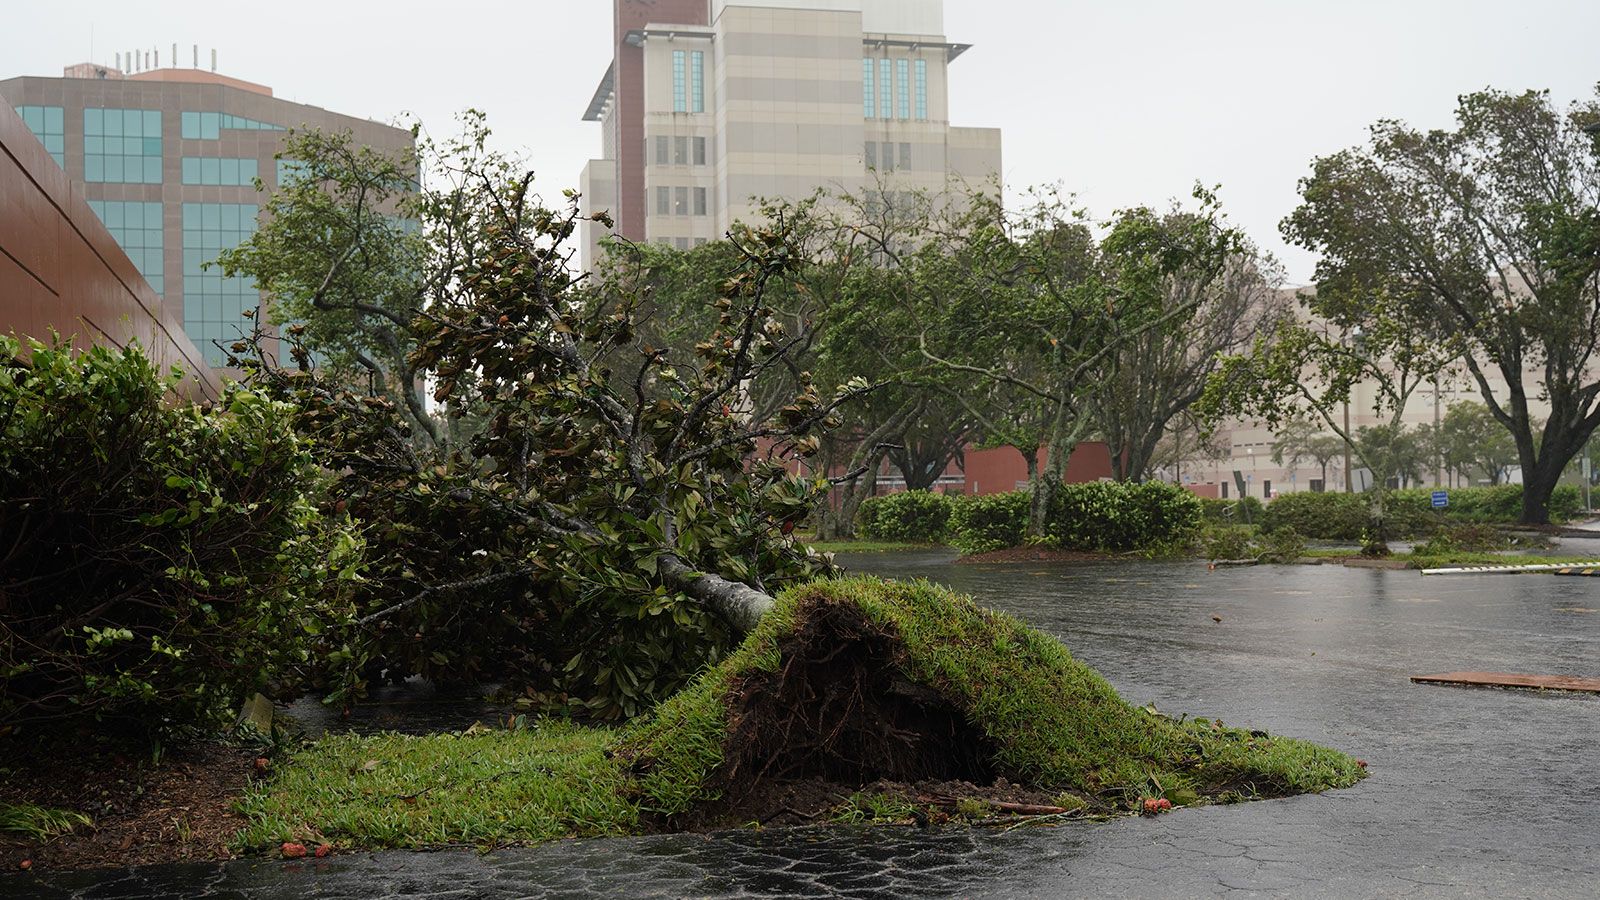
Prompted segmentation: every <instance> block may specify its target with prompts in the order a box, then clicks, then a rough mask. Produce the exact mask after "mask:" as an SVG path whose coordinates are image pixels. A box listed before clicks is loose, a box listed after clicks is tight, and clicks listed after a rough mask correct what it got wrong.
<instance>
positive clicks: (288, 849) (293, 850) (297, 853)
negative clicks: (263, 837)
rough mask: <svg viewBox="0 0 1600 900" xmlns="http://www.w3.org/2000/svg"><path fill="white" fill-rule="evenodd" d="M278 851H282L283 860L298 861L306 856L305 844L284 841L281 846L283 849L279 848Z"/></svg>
mask: <svg viewBox="0 0 1600 900" xmlns="http://www.w3.org/2000/svg"><path fill="white" fill-rule="evenodd" d="M280 849H281V850H282V851H283V858H284V859H299V858H301V857H302V856H305V855H306V845H305V844H296V843H293V842H289V841H285V842H284V844H283V847H281V848H280Z"/></svg>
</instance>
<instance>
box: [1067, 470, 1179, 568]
mask: <svg viewBox="0 0 1600 900" xmlns="http://www.w3.org/2000/svg"><path fill="white" fill-rule="evenodd" d="M1200 519H1201V504H1200V498H1198V497H1196V496H1195V495H1194V494H1192V493H1190V492H1189V491H1186V490H1184V489H1183V488H1181V487H1179V486H1177V485H1175V484H1168V483H1167V482H1164V481H1147V482H1143V483H1141V484H1128V483H1124V482H1115V481H1097V482H1090V483H1087V484H1068V485H1062V486H1061V488H1060V489H1059V490H1057V491H1056V492H1055V496H1054V498H1053V502H1052V504H1051V508H1050V512H1049V523H1048V532H1049V537H1050V538H1051V539H1052V540H1053V541H1054V542H1055V543H1057V544H1058V545H1059V546H1061V547H1067V548H1071V549H1075V550H1102V551H1109V552H1124V551H1129V550H1151V549H1158V548H1163V547H1172V546H1176V545H1179V544H1186V543H1188V542H1189V541H1190V540H1191V539H1192V538H1193V537H1194V535H1195V534H1196V533H1197V532H1198V531H1199V528H1200Z"/></svg>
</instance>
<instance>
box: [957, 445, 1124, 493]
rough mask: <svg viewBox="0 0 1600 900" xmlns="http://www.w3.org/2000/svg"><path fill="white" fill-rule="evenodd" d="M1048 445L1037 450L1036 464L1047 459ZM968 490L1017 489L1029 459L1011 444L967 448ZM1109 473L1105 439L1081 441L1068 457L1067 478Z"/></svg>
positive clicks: (1095, 478) (1074, 481)
mask: <svg viewBox="0 0 1600 900" xmlns="http://www.w3.org/2000/svg"><path fill="white" fill-rule="evenodd" d="M1049 458H1050V453H1049V449H1048V448H1046V449H1043V450H1040V451H1039V468H1040V469H1043V468H1044V466H1045V463H1046V462H1047V461H1048V460H1049ZM965 472H966V476H967V491H966V492H967V493H969V494H1001V493H1005V492H1006V491H1014V490H1017V485H1018V483H1019V482H1026V481H1027V480H1028V462H1027V460H1025V459H1023V457H1022V454H1021V453H1019V452H1017V450H1016V448H1014V447H995V448H994V449H991V450H971V449H969V450H968V451H967V452H966V468H965ZM1110 477H1111V449H1110V448H1109V447H1107V446H1106V444H1105V442H1104V441H1083V442H1081V443H1079V444H1078V446H1077V447H1076V448H1075V449H1074V450H1073V451H1072V456H1071V457H1070V458H1069V459H1068V460H1067V474H1066V480H1067V481H1068V482H1069V483H1072V484H1077V483H1080V482H1085V481H1099V480H1100V479H1102V478H1110Z"/></svg>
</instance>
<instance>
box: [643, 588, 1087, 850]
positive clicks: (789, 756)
mask: <svg viewBox="0 0 1600 900" xmlns="http://www.w3.org/2000/svg"><path fill="white" fill-rule="evenodd" d="M799 619H800V621H802V622H803V623H804V624H802V625H801V626H800V628H799V629H798V630H797V631H796V632H795V633H794V634H793V635H792V636H791V637H790V638H789V639H788V640H787V641H786V642H785V643H784V645H783V647H782V659H783V660H784V665H783V668H782V669H781V670H779V671H777V672H770V673H768V672H757V673H754V674H752V675H748V676H746V677H745V678H744V679H743V680H742V681H741V682H739V683H737V684H735V685H734V686H733V687H732V688H731V689H730V697H732V698H733V699H732V701H731V702H732V703H733V704H734V707H735V708H734V709H733V711H732V713H731V714H730V727H729V732H728V741H727V744H726V746H725V748H724V757H723V758H724V759H725V760H726V762H725V763H724V766H723V768H722V770H721V771H720V772H719V773H718V776H717V779H718V782H719V785H718V787H719V789H720V791H721V793H722V799H720V800H718V801H716V802H713V803H709V804H706V805H704V806H702V807H700V808H698V809H696V810H695V811H694V812H692V813H690V814H688V815H685V816H680V817H677V818H676V819H674V820H670V821H659V822H654V823H650V824H651V826H652V827H653V828H656V829H660V830H666V831H685V830H687V831H706V830H714V829H718V828H726V827H737V826H742V825H749V824H752V823H755V824H760V825H772V826H782V825H810V824H822V823H826V822H829V821H833V820H834V819H835V818H836V817H837V816H838V814H839V811H840V810H839V808H840V806H841V804H844V803H845V801H847V800H848V799H849V798H850V797H851V795H852V794H856V793H862V794H867V795H872V794H882V795H886V796H888V797H891V798H894V799H896V800H899V801H902V802H903V803H905V804H907V805H909V806H911V807H913V808H915V809H916V810H917V811H916V813H915V814H914V815H912V816H910V817H908V818H907V819H906V821H907V822H912V821H915V822H916V823H917V824H920V825H927V824H930V823H938V822H943V821H948V820H949V819H950V818H951V816H952V815H954V814H956V812H957V805H958V803H959V801H961V800H979V801H984V802H985V806H984V808H991V806H993V812H994V814H996V815H1002V816H1004V815H1007V814H1008V813H1010V812H1015V811H1016V809H1015V808H1016V807H1041V808H1044V807H1048V808H1049V809H1051V810H1055V809H1058V808H1057V807H1054V806H1053V803H1054V800H1053V799H1052V795H1049V794H1046V793H1042V792H1039V791H1031V790H1027V789H1024V788H1022V787H1020V786H1018V785H1015V784H1012V783H1011V782H1009V781H1007V780H1006V779H1005V777H1004V776H1003V774H1002V773H999V772H997V771H996V770H995V768H994V766H993V763H992V762H991V761H992V760H993V759H994V756H995V752H994V746H993V744H992V742H991V741H990V740H989V738H988V737H987V736H986V735H984V734H983V733H982V731H980V730H979V729H977V728H976V727H974V726H973V725H971V724H970V723H969V722H967V720H966V717H965V716H964V715H963V714H962V713H961V712H960V710H959V709H958V708H957V706H956V705H955V704H953V703H951V702H950V701H949V700H947V699H946V698H945V697H944V696H943V695H941V694H940V693H939V691H938V690H936V689H934V688H931V687H928V686H924V685H920V684H915V683H912V682H911V681H909V680H907V679H906V678H905V677H904V676H903V675H901V674H900V671H901V667H902V665H903V664H904V662H905V660H904V659H902V655H903V649H902V644H901V643H900V641H899V639H898V637H897V635H895V634H894V632H893V630H892V629H891V628H889V627H887V626H884V625H881V624H879V623H875V622H872V621H869V620H868V619H866V617H864V616H863V615H862V614H861V612H860V610H858V609H855V608H853V607H848V606H843V605H821V606H818V607H816V608H814V609H812V610H810V611H809V612H808V614H806V615H803V616H800V617H799ZM995 804H998V806H994V805H995ZM1008 807H1009V808H1008ZM967 808H968V810H969V811H970V810H971V809H972V807H971V806H970V805H968V807H967ZM984 817H986V816H979V818H984Z"/></svg>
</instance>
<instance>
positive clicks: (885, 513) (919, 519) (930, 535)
mask: <svg viewBox="0 0 1600 900" xmlns="http://www.w3.org/2000/svg"><path fill="white" fill-rule="evenodd" d="M959 502H960V501H959V500H957V499H956V498H954V497H951V496H950V495H948V494H936V493H934V492H932V491H900V492H898V493H894V494H885V495H884V496H881V497H869V498H867V499H866V500H864V501H862V503H861V511H860V512H859V513H858V514H857V516H858V518H859V520H860V526H861V534H862V536H863V537H868V538H872V539H874V540H880V541H908V542H911V543H918V544H933V543H937V542H939V541H942V540H944V539H945V534H946V533H947V532H948V530H949V527H950V511H951V510H952V509H953V508H954V507H955V505H956V504H957V503H959Z"/></svg>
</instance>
